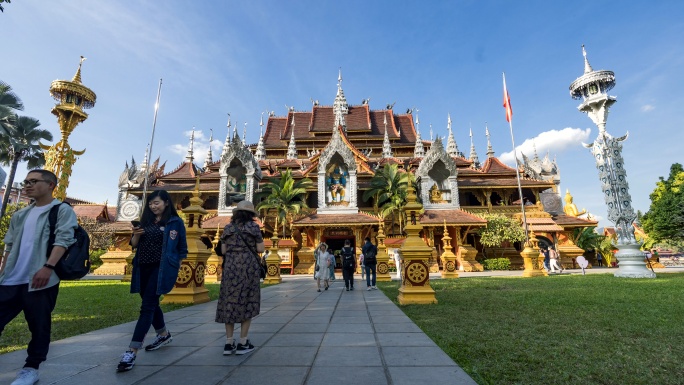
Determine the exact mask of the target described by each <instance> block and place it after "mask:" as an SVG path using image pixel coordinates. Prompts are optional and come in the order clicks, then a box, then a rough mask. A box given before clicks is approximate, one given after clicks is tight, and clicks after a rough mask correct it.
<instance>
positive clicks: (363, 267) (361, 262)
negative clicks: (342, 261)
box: [359, 253, 366, 281]
mask: <svg viewBox="0 0 684 385" xmlns="http://www.w3.org/2000/svg"><path fill="white" fill-rule="evenodd" d="M359 267H361V280H362V281H365V280H366V265H364V257H363V253H361V255H359Z"/></svg>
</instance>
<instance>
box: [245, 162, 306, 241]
mask: <svg viewBox="0 0 684 385" xmlns="http://www.w3.org/2000/svg"><path fill="white" fill-rule="evenodd" d="M311 186H313V182H312V181H311V179H309V178H302V179H300V180H295V179H294V177H293V176H292V171H291V170H285V171H284V172H283V173H282V174H280V177H274V178H269V180H268V183H267V184H266V185H265V186H264V187H263V189H262V192H261V193H259V194H257V200H258V199H260V198H262V197H265V198H266V199H264V200H263V201H261V202H260V203H259V204H258V205H257V207H256V208H257V210H262V209H263V210H266V211H268V210H275V211H276V215H277V218H278V220H279V221H280V223H282V224H283V236H285V225H286V224H287V222H288V221H291V220H292V219H293V218H294V216H295V215H296V214H298V213H299V212H300V211H301V210H302V209H303V208H306V207H307V205H306V201H305V200H304V195H305V194H306V189H307V188H309V187H311ZM275 231H276V232H277V231H278V230H277V229H276V230H275Z"/></svg>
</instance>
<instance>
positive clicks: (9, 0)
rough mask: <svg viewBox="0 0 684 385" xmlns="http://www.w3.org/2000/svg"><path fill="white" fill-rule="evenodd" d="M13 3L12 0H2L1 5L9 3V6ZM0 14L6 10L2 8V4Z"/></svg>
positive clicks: (0, 0)
mask: <svg viewBox="0 0 684 385" xmlns="http://www.w3.org/2000/svg"><path fill="white" fill-rule="evenodd" d="M11 2H12V1H11V0H0V3H7V4H9V3H11ZM0 12H5V8H4V7H3V6H2V4H0Z"/></svg>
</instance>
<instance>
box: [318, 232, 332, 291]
mask: <svg viewBox="0 0 684 385" xmlns="http://www.w3.org/2000/svg"><path fill="white" fill-rule="evenodd" d="M314 257H315V259H316V261H315V266H316V267H314V270H315V271H314V278H315V279H316V286H317V287H318V292H319V293H320V292H321V279H322V280H323V283H324V285H325V290H328V287H329V285H328V280H329V279H330V271H329V270H328V268H329V267H330V265H331V259H333V258H334V257H333V256H332V254H330V253H328V245H327V244H326V243H325V242H321V244H320V245H318V249H316V252H315V253H314Z"/></svg>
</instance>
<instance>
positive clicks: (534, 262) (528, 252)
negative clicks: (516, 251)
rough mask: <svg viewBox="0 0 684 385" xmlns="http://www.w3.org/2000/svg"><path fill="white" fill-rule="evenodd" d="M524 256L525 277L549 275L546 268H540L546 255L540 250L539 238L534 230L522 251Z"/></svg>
mask: <svg viewBox="0 0 684 385" xmlns="http://www.w3.org/2000/svg"><path fill="white" fill-rule="evenodd" d="M520 255H522V257H523V263H524V266H525V270H524V271H523V275H522V276H523V277H542V276H548V275H549V273H547V272H546V270H543V269H541V268H540V266H542V265H543V264H544V256H543V255H542V254H541V253H540V251H539V240H538V239H537V236H536V235H535V234H534V231H530V239H529V241H527V243H525V249H524V250H523V251H521V252H520Z"/></svg>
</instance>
